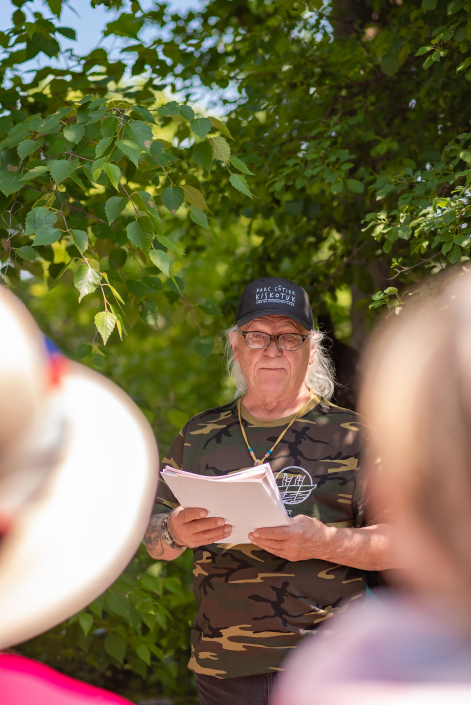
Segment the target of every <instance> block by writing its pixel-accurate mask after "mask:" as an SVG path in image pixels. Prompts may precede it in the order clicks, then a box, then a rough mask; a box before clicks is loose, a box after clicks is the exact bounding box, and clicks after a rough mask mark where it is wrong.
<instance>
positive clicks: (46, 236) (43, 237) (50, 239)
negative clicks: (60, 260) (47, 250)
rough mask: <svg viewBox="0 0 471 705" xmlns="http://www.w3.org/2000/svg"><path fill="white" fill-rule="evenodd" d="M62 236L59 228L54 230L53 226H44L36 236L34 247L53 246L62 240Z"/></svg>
mask: <svg viewBox="0 0 471 705" xmlns="http://www.w3.org/2000/svg"><path fill="white" fill-rule="evenodd" d="M61 235H62V233H61V231H60V230H58V229H57V228H53V227H52V226H51V225H42V226H41V227H40V228H39V230H38V231H37V232H36V235H35V236H34V246H35V247H39V245H52V244H53V243H54V242H57V241H58V240H60V237H61Z"/></svg>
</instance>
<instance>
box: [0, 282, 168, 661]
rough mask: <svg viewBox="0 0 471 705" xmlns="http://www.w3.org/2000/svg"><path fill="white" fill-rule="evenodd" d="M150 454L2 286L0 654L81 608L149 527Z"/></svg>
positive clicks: (95, 382)
mask: <svg viewBox="0 0 471 705" xmlns="http://www.w3.org/2000/svg"><path fill="white" fill-rule="evenodd" d="M157 471H158V453H157V447H156V443H155V438H154V435H153V433H152V429H151V428H150V426H149V424H148V423H147V421H146V419H145V417H144V416H143V414H142V412H140V411H139V409H138V408H137V407H136V405H135V404H134V403H133V402H132V401H131V399H130V398H129V397H128V396H127V395H126V394H125V393H124V392H123V391H122V390H121V389H119V388H118V387H117V386H116V385H114V384H113V383H112V382H110V381H109V380H107V379H106V378H105V377H103V376H102V375H99V374H98V373H96V372H94V371H93V370H90V369H89V368H87V367H84V366H83V365H79V364H77V363H74V362H73V361H71V360H67V359H66V358H64V357H63V356H62V355H60V354H50V353H49V352H48V349H47V347H46V341H45V339H44V336H43V335H42V333H41V331H40V330H39V328H38V326H37V325H36V323H35V321H34V319H33V318H32V316H31V314H30V313H29V312H28V311H27V309H26V307H25V306H24V305H23V304H22V303H21V301H20V300H19V299H17V298H16V297H15V296H13V295H12V294H11V293H10V292H8V291H7V290H6V289H5V287H2V286H0V625H1V626H0V649H2V648H5V647H8V646H13V645H15V644H18V643H20V642H22V641H25V640H26V639H29V638H31V637H33V636H36V635H37V634H39V633H41V632H43V631H46V629H49V628H51V627H53V626H55V625H56V624H58V623H59V622H61V621H63V620H64V619H66V618H67V617H70V616H71V615H72V614H75V613H76V612H78V611H79V610H81V609H83V608H84V607H85V606H86V605H88V604H89V603H90V602H91V601H92V600H94V599H95V598H96V597H97V596H98V595H99V594H101V593H102V592H103V591H104V590H105V589H106V588H107V587H109V585H110V584H111V583H112V582H113V581H114V580H115V579H116V578H117V577H118V576H119V574H120V573H121V572H122V571H123V570H124V568H125V567H126V565H127V564H128V562H129V561H130V559H131V558H132V556H133V554H134V553H135V551H136V549H137V548H138V546H139V544H140V542H141V540H142V537H143V535H144V532H145V529H146V527H147V524H148V520H149V516H150V512H151V509H152V504H153V497H154V494H155V488H156V485H157Z"/></svg>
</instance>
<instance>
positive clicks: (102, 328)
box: [95, 311, 117, 345]
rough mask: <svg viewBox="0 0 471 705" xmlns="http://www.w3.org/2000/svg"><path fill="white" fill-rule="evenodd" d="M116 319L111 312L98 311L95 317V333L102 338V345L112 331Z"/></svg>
mask: <svg viewBox="0 0 471 705" xmlns="http://www.w3.org/2000/svg"><path fill="white" fill-rule="evenodd" d="M116 321H117V318H116V316H115V314H114V313H112V312H111V311H100V313H97V314H96V316H95V325H96V328H97V331H98V332H99V334H100V335H101V337H102V338H103V345H106V343H107V341H108V338H109V337H110V335H111V333H112V332H113V330H114V327H115V325H116Z"/></svg>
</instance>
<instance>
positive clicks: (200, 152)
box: [193, 140, 213, 172]
mask: <svg viewBox="0 0 471 705" xmlns="http://www.w3.org/2000/svg"><path fill="white" fill-rule="evenodd" d="M193 159H194V160H195V162H196V164H197V165H198V166H200V167H201V168H202V169H205V170H206V171H208V172H209V171H210V170H211V164H212V163H213V148H212V147H211V145H210V144H209V142H208V140H204V141H203V142H200V143H199V144H195V146H194V147H193Z"/></svg>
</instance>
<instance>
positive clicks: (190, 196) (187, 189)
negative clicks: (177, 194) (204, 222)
mask: <svg viewBox="0 0 471 705" xmlns="http://www.w3.org/2000/svg"><path fill="white" fill-rule="evenodd" d="M183 191H184V193H185V200H186V202H187V203H189V204H190V205H192V206H195V207H196V208H199V209H200V210H201V211H207V210H209V209H208V205H207V203H206V201H205V199H204V196H203V194H202V193H201V191H198V189H197V188H194V187H193V186H183Z"/></svg>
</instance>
